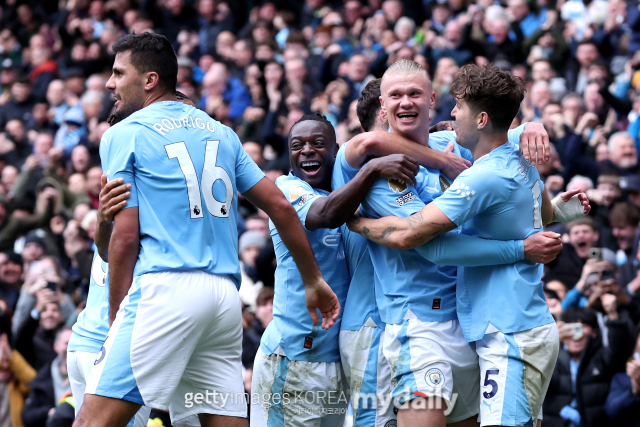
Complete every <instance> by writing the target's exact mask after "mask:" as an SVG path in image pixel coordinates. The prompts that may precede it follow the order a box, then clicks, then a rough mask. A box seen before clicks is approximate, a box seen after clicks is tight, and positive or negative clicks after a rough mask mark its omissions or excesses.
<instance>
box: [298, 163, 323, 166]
mask: <svg viewBox="0 0 640 427" xmlns="http://www.w3.org/2000/svg"><path fill="white" fill-rule="evenodd" d="M301 165H302V166H303V167H306V166H320V163H318V162H302V163H301Z"/></svg>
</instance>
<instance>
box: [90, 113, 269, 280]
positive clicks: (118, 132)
mask: <svg viewBox="0 0 640 427" xmlns="http://www.w3.org/2000/svg"><path fill="white" fill-rule="evenodd" d="M100 157H101V159H102V168H103V170H104V171H105V172H106V174H107V177H108V178H109V180H112V179H114V178H117V177H122V178H124V181H125V182H126V183H130V184H131V185H132V188H131V197H129V199H128V201H127V206H126V207H127V208H131V207H135V206H137V207H138V209H139V217H140V255H139V257H138V262H137V263H136V266H135V270H134V276H139V275H141V274H144V273H148V272H153V271H163V270H202V271H205V272H208V273H211V274H217V275H228V276H229V277H231V278H232V279H233V280H234V281H235V283H236V285H237V286H238V287H239V286H240V280H241V279H240V264H239V261H238V232H237V228H236V222H237V217H238V211H237V203H238V198H237V196H236V194H237V192H240V193H244V192H246V191H247V190H249V189H250V188H251V187H253V186H254V185H255V184H257V183H258V181H260V180H261V179H262V178H263V177H264V174H263V173H262V171H261V170H260V168H258V166H257V165H256V164H255V163H254V162H253V160H251V158H250V157H249V156H248V155H247V153H246V152H245V151H244V149H243V148H242V145H241V143H240V140H239V139H238V136H237V135H236V134H235V133H234V132H233V131H232V130H231V129H229V128H228V127H226V126H223V125H222V124H220V123H219V122H217V121H215V120H213V119H212V118H210V117H209V116H208V115H207V114H206V113H205V112H203V111H200V110H198V109H196V108H193V107H191V106H188V105H185V104H183V103H181V102H175V101H162V102H156V103H154V104H151V105H149V106H148V107H145V108H143V109H142V110H139V111H137V112H135V113H133V114H132V115H130V116H129V117H127V118H126V119H124V120H123V121H121V122H120V123H118V124H117V125H115V126H113V127H112V128H110V129H108V130H107V131H106V132H105V134H104V136H103V137H102V141H101V143H100Z"/></svg>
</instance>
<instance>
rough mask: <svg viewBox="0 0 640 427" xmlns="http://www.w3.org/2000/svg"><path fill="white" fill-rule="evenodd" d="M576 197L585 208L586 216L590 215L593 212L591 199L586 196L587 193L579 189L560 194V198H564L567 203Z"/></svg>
mask: <svg viewBox="0 0 640 427" xmlns="http://www.w3.org/2000/svg"><path fill="white" fill-rule="evenodd" d="M576 195H577V196H578V201H579V202H580V204H581V205H582V207H583V208H584V214H585V215H589V212H591V205H590V204H589V197H588V196H587V195H586V193H583V192H582V191H580V190H579V189H578V190H571V191H565V192H564V193H560V197H562V201H563V202H565V203H567V202H568V201H569V200H571V198H572V197H573V196H576Z"/></svg>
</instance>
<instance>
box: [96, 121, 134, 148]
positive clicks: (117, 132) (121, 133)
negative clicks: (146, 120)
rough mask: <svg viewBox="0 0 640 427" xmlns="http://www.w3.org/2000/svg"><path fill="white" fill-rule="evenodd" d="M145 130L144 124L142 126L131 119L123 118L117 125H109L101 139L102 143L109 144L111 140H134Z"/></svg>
mask: <svg viewBox="0 0 640 427" xmlns="http://www.w3.org/2000/svg"><path fill="white" fill-rule="evenodd" d="M143 130H144V126H140V124H139V123H137V122H135V121H131V120H127V119H125V120H123V121H121V122H119V123H116V124H115V125H113V126H111V127H109V128H108V129H107V130H106V131H105V132H104V133H103V134H102V138H101V139H100V143H101V144H100V145H105V146H107V145H108V144H109V143H110V142H111V141H114V140H115V141H126V140H129V141H131V140H134V139H135V137H136V136H137V135H138V134H139V133H140V132H141V131H143Z"/></svg>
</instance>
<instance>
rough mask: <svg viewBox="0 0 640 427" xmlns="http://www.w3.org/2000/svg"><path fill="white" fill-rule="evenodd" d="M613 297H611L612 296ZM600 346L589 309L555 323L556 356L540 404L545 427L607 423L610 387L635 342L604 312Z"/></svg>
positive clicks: (623, 326) (565, 315)
mask: <svg viewBox="0 0 640 427" xmlns="http://www.w3.org/2000/svg"><path fill="white" fill-rule="evenodd" d="M610 296H611V295H610ZM608 310H609V311H608V313H609V320H607V321H606V327H607V332H606V333H607V340H608V343H609V346H604V345H603V343H602V341H603V336H602V335H601V333H600V328H599V326H598V319H597V317H596V315H595V313H594V312H593V311H591V310H590V309H588V308H571V309H569V310H567V311H565V312H564V313H563V314H562V321H561V322H558V329H559V334H560V342H561V343H562V345H561V346H560V353H559V354H558V363H557V364H556V368H555V370H554V372H553V376H552V378H551V383H550V384H549V391H548V392H547V397H546V398H545V401H544V405H543V416H544V423H545V425H547V426H550V427H554V426H566V425H571V426H574V425H577V426H584V427H589V426H599V425H603V423H606V422H610V419H609V418H608V417H607V414H606V412H605V409H604V405H605V402H606V400H607V395H608V393H609V384H610V382H611V378H612V377H613V375H614V373H615V372H616V371H617V370H618V369H619V368H620V366H623V364H624V360H625V358H626V356H627V354H628V351H629V349H628V346H629V344H628V343H629V342H630V341H631V342H632V341H633V336H632V335H631V333H630V331H629V328H628V323H627V322H626V321H624V320H619V319H618V318H617V312H616V309H615V303H614V304H613V305H612V306H611V307H610V308H608Z"/></svg>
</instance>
